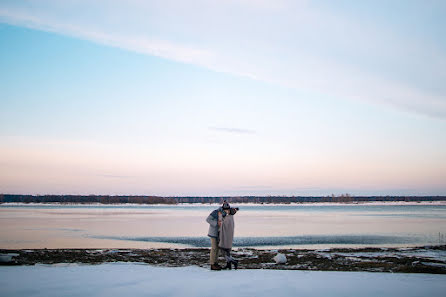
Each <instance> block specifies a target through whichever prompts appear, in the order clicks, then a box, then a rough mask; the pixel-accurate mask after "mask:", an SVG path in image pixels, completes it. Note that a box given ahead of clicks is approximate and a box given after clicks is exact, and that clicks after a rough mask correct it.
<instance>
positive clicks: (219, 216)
mask: <svg viewBox="0 0 446 297" xmlns="http://www.w3.org/2000/svg"><path fill="white" fill-rule="evenodd" d="M222 221H223V214H222V213H221V212H220V211H219V212H218V227H220V226H221V222H222Z"/></svg>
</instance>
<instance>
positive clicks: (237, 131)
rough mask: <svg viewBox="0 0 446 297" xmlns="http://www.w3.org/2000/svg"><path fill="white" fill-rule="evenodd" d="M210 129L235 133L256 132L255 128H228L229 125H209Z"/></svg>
mask: <svg viewBox="0 0 446 297" xmlns="http://www.w3.org/2000/svg"><path fill="white" fill-rule="evenodd" d="M209 129H210V130H213V131H217V132H224V133H235V134H256V133H257V132H256V131H255V130H250V129H240V128H227V127H209Z"/></svg>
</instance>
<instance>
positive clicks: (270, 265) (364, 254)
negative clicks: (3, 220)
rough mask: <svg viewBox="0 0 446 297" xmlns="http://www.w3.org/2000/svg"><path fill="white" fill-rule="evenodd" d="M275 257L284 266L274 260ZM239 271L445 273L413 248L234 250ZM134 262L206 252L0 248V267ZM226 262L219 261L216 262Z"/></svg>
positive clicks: (193, 260) (177, 262)
mask: <svg viewBox="0 0 446 297" xmlns="http://www.w3.org/2000/svg"><path fill="white" fill-rule="evenodd" d="M277 253H281V254H284V255H285V256H286V258H287V262H286V263H285V264H276V263H275V262H274V260H273V258H274V256H275V255H277ZM232 254H233V256H234V257H235V258H236V259H238V260H239V269H279V270H312V271H314V270H317V271H367V272H402V273H432V274H446V245H439V246H421V247H413V248H332V249H320V250H306V249H302V250H301V249H271V250H260V249H253V248H239V249H234V250H233V252H232ZM110 262H136V263H144V264H149V265H155V266H165V267H185V266H191V265H192V266H199V267H203V268H208V267H209V263H208V262H209V249H207V248H183V249H172V248H171V249H108V248H106V249H0V265H2V266H5V265H6V266H11V265H35V264H61V263H78V264H79V263H83V264H101V263H110ZM222 262H224V260H223V258H222V257H220V263H222Z"/></svg>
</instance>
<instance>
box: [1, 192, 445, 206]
mask: <svg viewBox="0 0 446 297" xmlns="http://www.w3.org/2000/svg"><path fill="white" fill-rule="evenodd" d="M224 200H227V201H228V202H229V203H234V204H255V205H275V204H277V205H287V204H291V205H305V204H310V205H316V204H322V205H323V204H326V205H328V204H335V205H337V204H344V205H347V204H370V203H372V204H373V203H374V204H379V203H385V204H388V203H402V204H403V205H408V203H415V204H420V203H434V202H436V203H441V202H446V196H352V195H349V194H343V195H339V196H335V195H331V196H209V197H201V196H166V197H163V196H144V195H142V196H139V195H115V196H113V195H20V194H0V204H2V203H23V204H30V203H39V204H40V203H53V204H93V205H94V204H103V205H106V204H111V205H115V204H128V205H189V204H192V205H194V204H198V205H213V204H221V203H222V202H223V201H224Z"/></svg>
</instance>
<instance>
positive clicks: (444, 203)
mask: <svg viewBox="0 0 446 297" xmlns="http://www.w3.org/2000/svg"><path fill="white" fill-rule="evenodd" d="M231 204H234V205H242V206H265V207H268V206H341V205H342V206H355V205H371V206H373V205H375V206H384V205H396V206H399V205H407V206H410V205H412V206H413V205H432V206H446V200H441V201H358V202H290V203H252V202H246V203H243V202H233V203H231ZM41 205H44V206H131V207H135V206H144V207H176V206H182V207H185V206H187V207H194V206H213V207H216V206H221V204H219V203H175V204H162V203H157V204H150V203H71V202H29V203H27V202H0V207H2V206H41Z"/></svg>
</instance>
